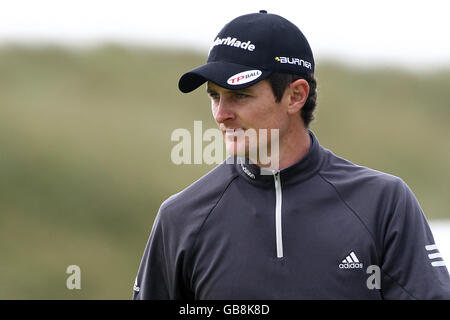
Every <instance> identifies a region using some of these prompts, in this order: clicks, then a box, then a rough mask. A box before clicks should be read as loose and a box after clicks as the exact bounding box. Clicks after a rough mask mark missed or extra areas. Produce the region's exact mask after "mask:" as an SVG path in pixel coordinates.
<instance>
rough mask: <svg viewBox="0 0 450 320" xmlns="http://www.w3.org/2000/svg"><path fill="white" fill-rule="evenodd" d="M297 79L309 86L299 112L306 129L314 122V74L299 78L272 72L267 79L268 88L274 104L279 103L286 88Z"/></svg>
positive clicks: (315, 82) (315, 99)
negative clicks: (307, 93) (304, 81)
mask: <svg viewBox="0 0 450 320" xmlns="http://www.w3.org/2000/svg"><path fill="white" fill-rule="evenodd" d="M298 79H305V80H306V81H307V82H308V85H309V95H308V98H307V99H306V102H305V105H304V106H303V107H302V109H301V111H300V115H301V117H302V119H303V123H304V124H305V127H306V128H308V127H309V124H310V123H311V121H313V120H314V114H313V113H314V110H315V108H316V105H317V79H316V78H315V77H314V74H312V73H311V74H308V75H304V76H299V75H296V74H288V73H280V72H274V73H272V74H271V75H270V76H269V77H268V78H267V80H269V83H270V86H271V87H272V91H273V94H274V96H275V101H276V102H280V101H281V99H282V98H283V95H284V91H285V90H286V88H287V87H288V86H289V85H290V84H291V83H292V82H294V81H295V80H298Z"/></svg>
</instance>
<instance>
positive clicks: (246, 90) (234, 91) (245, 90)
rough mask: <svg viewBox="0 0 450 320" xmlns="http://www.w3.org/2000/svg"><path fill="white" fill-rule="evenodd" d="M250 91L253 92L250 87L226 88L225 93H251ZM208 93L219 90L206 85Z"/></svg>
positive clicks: (214, 92)
mask: <svg viewBox="0 0 450 320" xmlns="http://www.w3.org/2000/svg"><path fill="white" fill-rule="evenodd" d="M250 92H251V90H250V89H249V88H243V89H237V90H231V89H228V90H225V92H224V93H234V94H239V93H250ZM206 93H208V94H216V93H217V91H216V90H214V89H213V88H209V87H206Z"/></svg>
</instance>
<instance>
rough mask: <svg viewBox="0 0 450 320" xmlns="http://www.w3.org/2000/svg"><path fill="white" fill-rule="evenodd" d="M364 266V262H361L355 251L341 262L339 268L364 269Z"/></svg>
mask: <svg viewBox="0 0 450 320" xmlns="http://www.w3.org/2000/svg"><path fill="white" fill-rule="evenodd" d="M362 267H363V264H362V263H361V262H359V260H358V258H357V257H356V254H355V252H353V251H352V252H350V254H349V255H348V256H347V257H346V258H345V259H344V260H342V263H340V264H339V269H362Z"/></svg>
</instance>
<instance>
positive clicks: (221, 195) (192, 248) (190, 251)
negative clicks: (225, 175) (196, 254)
mask: <svg viewBox="0 0 450 320" xmlns="http://www.w3.org/2000/svg"><path fill="white" fill-rule="evenodd" d="M238 177H239V175H238V174H235V175H234V177H232V178H231V179H230V181H229V182H228V183H227V185H226V186H225V188H224V189H223V191H222V193H221V194H220V196H219V197H218V198H217V201H216V203H215V204H214V206H213V207H212V208H211V210H210V211H209V212H208V214H207V215H206V217H205V218H204V219H203V222H202V223H201V225H200V227H199V228H198V231H197V233H196V235H195V238H194V241H193V242H192V246H191V250H189V253H192V252H193V250H194V248H195V246H196V245H197V239H198V238H199V236H200V233H201V232H202V229H203V226H204V225H205V223H206V220H208V218H209V216H210V215H211V213H212V212H213V211H214V209H215V208H216V207H217V204H218V203H219V202H220V200H221V199H222V197H223V195H224V194H225V192H226V191H227V189H228V187H229V186H230V185H231V183H232V182H233V181H234V180H235V179H236V178H238ZM190 280H192V279H190ZM190 282H191V281H190ZM191 285H192V283H191Z"/></svg>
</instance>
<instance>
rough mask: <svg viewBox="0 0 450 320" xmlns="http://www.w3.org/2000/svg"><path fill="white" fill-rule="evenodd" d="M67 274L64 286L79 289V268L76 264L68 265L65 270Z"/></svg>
mask: <svg viewBox="0 0 450 320" xmlns="http://www.w3.org/2000/svg"><path fill="white" fill-rule="evenodd" d="M66 273H67V274H70V276H69V277H68V278H67V280H66V287H67V289H69V290H73V289H77V290H80V289H81V269H80V267H79V266H77V265H70V266H68V267H67V270H66Z"/></svg>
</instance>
